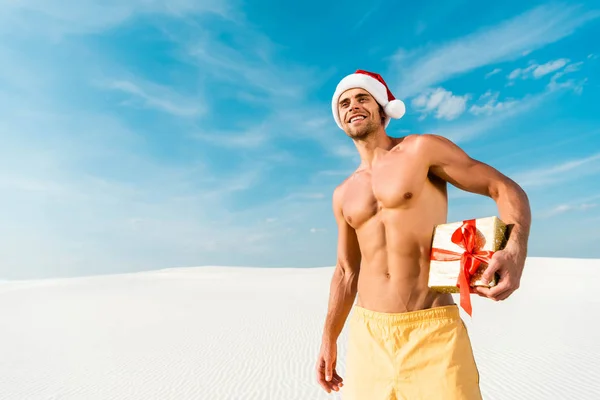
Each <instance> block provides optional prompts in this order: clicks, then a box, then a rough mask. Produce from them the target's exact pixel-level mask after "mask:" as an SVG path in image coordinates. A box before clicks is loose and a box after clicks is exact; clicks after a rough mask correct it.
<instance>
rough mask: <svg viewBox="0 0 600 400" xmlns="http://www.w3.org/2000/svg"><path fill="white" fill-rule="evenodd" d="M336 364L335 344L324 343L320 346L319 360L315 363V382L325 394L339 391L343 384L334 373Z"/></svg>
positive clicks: (339, 377)
mask: <svg viewBox="0 0 600 400" xmlns="http://www.w3.org/2000/svg"><path fill="white" fill-rule="evenodd" d="M336 362H337V344H336V343H335V342H324V343H323V344H322V345H321V351H320V353H319V359H318V361H317V381H318V382H319V384H320V385H321V386H322V387H323V389H325V391H326V392H327V393H331V391H332V390H335V391H336V392H337V391H339V390H340V388H341V387H342V386H344V384H343V383H342V381H343V379H342V377H341V376H339V375H338V374H337V372H336V371H335V366H336Z"/></svg>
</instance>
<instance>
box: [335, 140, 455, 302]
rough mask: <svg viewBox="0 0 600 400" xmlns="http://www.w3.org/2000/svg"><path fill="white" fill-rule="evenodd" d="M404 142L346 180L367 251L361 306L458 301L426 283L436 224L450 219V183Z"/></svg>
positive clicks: (354, 222) (346, 210)
mask: <svg viewBox="0 0 600 400" xmlns="http://www.w3.org/2000/svg"><path fill="white" fill-rule="evenodd" d="M407 139H408V138H407ZM405 141H406V143H404V142H403V139H396V145H395V146H394V148H392V149H391V150H390V151H389V152H387V153H386V154H385V155H383V156H382V157H380V158H379V159H378V160H377V161H376V162H375V163H374V165H373V167H372V169H370V170H358V171H357V172H355V173H354V174H353V175H352V176H351V177H349V178H348V179H347V180H346V181H344V183H342V185H341V189H342V190H343V204H342V211H343V215H344V218H345V219H346V221H347V222H348V224H349V225H350V226H351V227H353V228H354V229H355V231H356V234H357V237H358V241H359V244H360V250H361V255H362V262H361V266H360V273H359V278H358V295H357V305H359V306H361V307H364V308H367V309H370V310H374V311H380V312H388V313H395V312H406V311H414V310H421V309H426V308H431V307H437V306H443V305H448V304H454V301H453V299H452V296H451V295H450V294H440V293H436V292H433V291H431V290H430V289H429V287H428V285H427V280H428V276H429V255H430V248H431V240H432V233H433V228H434V226H435V225H436V224H441V223H445V222H446V215H447V204H448V203H447V193H446V183H445V182H444V181H442V180H441V179H439V178H437V177H436V176H434V175H432V174H431V173H430V171H429V168H428V166H427V165H426V164H425V163H424V162H423V161H422V159H421V158H420V157H419V155H418V154H417V152H416V150H415V148H414V146H411V141H410V139H408V140H406V139H405Z"/></svg>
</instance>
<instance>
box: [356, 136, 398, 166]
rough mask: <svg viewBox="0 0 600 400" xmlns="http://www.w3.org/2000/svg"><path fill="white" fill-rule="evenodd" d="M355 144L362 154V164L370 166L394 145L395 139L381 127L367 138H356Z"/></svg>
mask: <svg viewBox="0 0 600 400" xmlns="http://www.w3.org/2000/svg"><path fill="white" fill-rule="evenodd" d="M354 144H355V145H356V149H357V150H358V154H359V155H360V160H361V165H360V166H361V167H365V168H370V167H371V166H372V165H373V162H374V161H375V160H376V159H377V157H378V156H379V155H381V154H385V153H387V152H388V151H389V150H390V149H391V148H392V147H393V146H394V141H393V140H392V138H391V137H389V136H388V135H387V134H386V133H385V131H384V130H383V129H381V130H378V131H376V132H374V133H373V134H371V135H368V136H367V137H365V138H362V139H355V140H354Z"/></svg>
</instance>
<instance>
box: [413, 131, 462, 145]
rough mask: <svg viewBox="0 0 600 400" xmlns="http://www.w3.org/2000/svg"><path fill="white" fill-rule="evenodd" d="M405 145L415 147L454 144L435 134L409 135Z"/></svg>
mask: <svg viewBox="0 0 600 400" xmlns="http://www.w3.org/2000/svg"><path fill="white" fill-rule="evenodd" d="M403 143H406V144H407V145H408V146H414V147H423V146H431V145H445V144H453V143H452V141H451V140H450V139H448V138H446V137H444V136H442V135H438V134H435V133H415V134H412V135H408V136H406V137H405V138H404V140H403Z"/></svg>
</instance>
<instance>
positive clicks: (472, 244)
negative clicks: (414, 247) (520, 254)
mask: <svg viewBox="0 0 600 400" xmlns="http://www.w3.org/2000/svg"><path fill="white" fill-rule="evenodd" d="M476 239H477V228H476V226H475V220H474V219H469V220H466V221H463V224H462V225H461V226H460V227H459V228H458V229H456V230H455V231H454V233H453V234H452V239H451V240H452V243H455V244H457V245H459V246H460V247H462V248H463V249H465V251H464V252H462V253H458V252H454V251H450V250H445V249H437V248H432V249H431V260H434V261H458V260H460V272H459V275H458V282H457V286H458V287H459V288H460V305H461V307H462V308H463V309H464V310H465V311H466V312H467V314H469V316H471V312H472V308H471V297H470V291H471V285H470V282H471V278H472V276H473V274H475V272H477V269H478V268H479V265H480V264H481V263H482V262H484V263H486V264H489V262H490V260H491V259H492V256H493V255H494V252H493V251H489V250H487V251H486V250H481V249H480V248H479V246H478V245H477V240H476Z"/></svg>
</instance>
